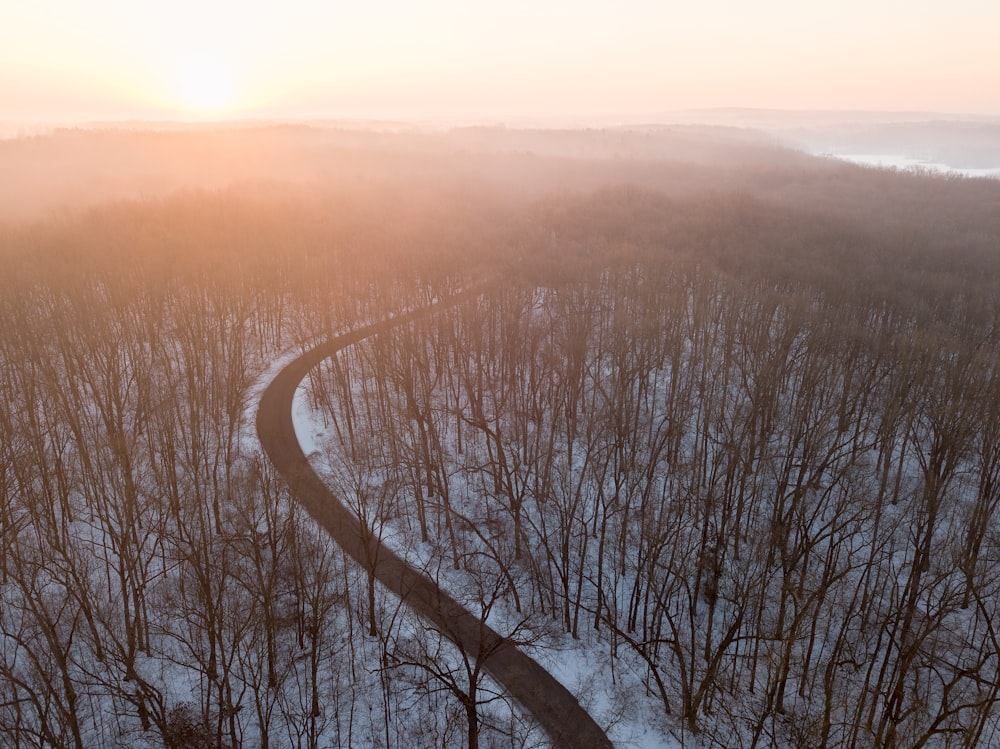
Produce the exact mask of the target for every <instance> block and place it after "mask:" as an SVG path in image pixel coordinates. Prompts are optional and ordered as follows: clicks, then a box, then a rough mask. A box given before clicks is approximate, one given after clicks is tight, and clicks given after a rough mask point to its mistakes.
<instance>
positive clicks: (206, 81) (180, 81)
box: [174, 51, 235, 114]
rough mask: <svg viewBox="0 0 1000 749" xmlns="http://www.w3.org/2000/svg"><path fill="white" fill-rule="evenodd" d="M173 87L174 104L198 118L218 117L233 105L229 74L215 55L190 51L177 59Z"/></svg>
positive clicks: (227, 69)
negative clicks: (196, 114) (206, 115)
mask: <svg viewBox="0 0 1000 749" xmlns="http://www.w3.org/2000/svg"><path fill="white" fill-rule="evenodd" d="M174 86H175V88H176V95H177V98H178V103H179V104H180V106H182V107H183V108H184V109H186V110H189V111H191V112H195V113H198V114H219V113H223V112H225V111H227V110H228V109H230V108H231V107H232V105H233V100H234V98H235V87H234V85H233V76H232V72H231V71H230V69H229V68H228V66H227V65H226V64H225V62H224V61H223V60H222V59H221V58H219V57H218V56H217V55H213V54H211V53H209V52H203V51H192V52H188V53H186V54H184V55H183V56H182V57H180V58H178V60H177V65H176V70H175V75H174Z"/></svg>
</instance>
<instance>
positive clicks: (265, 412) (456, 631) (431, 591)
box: [257, 292, 612, 749]
mask: <svg viewBox="0 0 1000 749" xmlns="http://www.w3.org/2000/svg"><path fill="white" fill-rule="evenodd" d="M467 293H472V292H466V293H462V294H457V295H455V296H453V297H450V298H449V299H447V300H445V301H443V302H439V303H437V304H435V305H432V306H429V307H423V308H421V309H419V310H416V311H413V312H409V313H407V314H404V315H399V316H397V317H393V318H388V319H386V320H383V321H381V322H377V323H374V324H372V325H368V326H365V327H362V328H359V329H357V330H354V331H352V332H350V333H346V334H345V335H342V336H339V337H337V338H334V339H333V340H330V341H327V342H326V343H323V344H321V345H319V346H317V347H316V348H313V349H311V350H310V351H307V352H306V353H305V354H303V355H302V356H300V357H298V358H297V359H295V360H294V361H293V362H291V363H290V364H289V365H288V366H286V367H285V368H284V369H282V370H281V372H279V373H278V375H277V376H276V377H275V378H274V380H273V381H272V382H271V384H270V385H268V387H267V389H266V390H265V391H264V393H263V395H262V396H261V399H260V406H259V408H258V410H257V434H258V435H259V437H260V442H261V445H262V446H263V448H264V452H265V453H266V454H267V456H268V458H270V460H271V462H272V463H273V464H274V466H275V468H277V470H278V472H279V473H281V475H282V476H284V478H285V480H286V481H287V482H288V485H289V487H290V489H291V492H292V496H293V497H295V499H296V501H298V502H299V503H300V504H301V505H302V506H303V507H305V508H306V510H308V512H309V514H310V515H312V516H313V518H314V519H315V520H316V521H317V522H318V523H319V524H320V525H321V526H322V527H323V528H324V529H325V530H326V532H327V533H328V534H329V535H330V537H331V538H333V540H334V541H335V542H336V543H338V544H339V545H340V546H341V547H342V548H343V549H344V551H345V552H347V554H348V555H350V556H351V557H352V558H353V559H354V560H355V561H356V562H358V563H359V564H361V565H362V566H363V567H365V568H367V566H368V561H367V560H370V559H375V560H377V561H376V562H375V564H374V567H375V570H374V574H375V578H376V579H377V580H378V581H379V582H381V583H382V585H384V586H385V587H386V588H388V589H389V590H391V591H392V592H393V593H395V594H396V595H397V596H399V598H400V599H401V600H403V601H404V602H405V603H406V604H407V605H408V606H410V607H411V608H412V609H413V610H414V611H416V612H417V613H418V614H419V615H420V616H422V617H424V618H425V619H426V620H428V621H429V622H431V623H432V624H433V625H434V626H435V627H437V628H438V630H440V631H441V632H442V633H443V634H445V635H446V636H448V637H449V638H450V639H451V640H452V641H453V642H454V643H455V644H456V645H457V646H458V647H460V648H462V650H464V651H465V652H466V653H469V654H470V655H475V654H476V653H488V654H489V655H488V656H487V657H486V658H485V661H484V663H483V666H484V668H485V669H486V671H488V672H489V673H490V675H491V676H493V678H494V679H496V680H497V681H498V682H499V683H500V684H502V685H503V687H504V688H505V689H506V690H507V692H508V694H510V696H511V697H513V698H514V699H515V700H517V702H519V703H520V704H521V705H522V707H524V708H525V709H526V710H527V711H528V712H529V713H531V715H532V716H534V718H535V720H536V721H537V722H538V724H539V725H540V726H542V728H544V729H545V731H546V732H547V733H548V735H549V737H550V739H551V741H552V744H553V745H554V746H557V747H565V748H566V749H589V748H590V747H594V748H595V749H598V748H601V747H611V746H612V744H611V741H610V740H609V739H608V737H607V735H606V734H605V733H604V731H603V730H602V729H601V727H600V726H599V725H598V724H597V723H596V722H595V721H594V719H593V718H592V717H591V716H590V715H589V714H588V713H587V712H586V711H585V710H584V709H583V708H582V707H580V703H579V702H577V700H576V698H575V697H574V696H573V695H572V694H570V692H569V690H567V689H566V688H565V687H564V686H563V685H562V684H560V683H559V682H558V681H556V680H555V678H553V677H552V675H551V674H549V672H548V671H546V670H545V669H544V668H542V667H541V666H540V665H539V664H538V663H537V662H536V661H535V660H534V659H533V658H531V657H530V656H528V655H527V654H525V653H524V652H523V651H521V650H519V649H518V648H517V647H515V646H514V645H513V644H511V643H510V642H507V641H505V640H504V639H503V638H502V637H501V636H500V635H499V634H497V633H496V632H495V631H494V630H493V629H492V628H490V627H488V626H487V625H486V624H485V623H483V622H482V621H480V620H479V619H478V618H477V617H476V616H474V615H473V614H472V613H470V612H469V611H468V609H466V608H465V607H464V606H462V605H461V604H460V603H458V602H457V601H456V600H455V599H454V598H452V597H451V596H450V595H448V594H447V593H445V592H444V591H443V590H441V588H440V587H439V586H438V585H437V584H436V583H435V582H434V581H433V580H431V579H430V578H429V577H427V576H426V575H424V574H422V573H421V572H418V571H417V570H416V569H414V568H413V567H410V566H409V565H408V564H407V563H406V562H405V561H403V559H401V558H400V557H399V556H397V555H396V554H395V553H393V552H392V551H391V550H390V549H388V548H386V547H385V546H383V545H381V544H380V542H379V541H378V539H369V540H368V541H367V543H368V544H372V545H373V546H372V547H371V548H367V547H366V541H365V535H364V534H363V533H362V528H361V524H360V522H359V521H358V519H357V517H356V516H355V515H354V514H353V513H352V512H351V511H350V510H349V509H347V507H346V506H345V505H343V504H342V503H341V502H340V501H339V500H338V499H337V498H336V497H335V496H334V495H333V493H332V492H331V491H330V490H329V489H328V488H327V486H326V485H325V484H324V483H323V481H322V479H320V477H319V476H318V475H317V474H316V472H315V471H314V470H313V469H312V466H310V465H309V461H308V460H307V459H306V456H305V454H303V452H302V448H301V447H300V446H299V442H298V439H297V438H296V436H295V427H294V424H293V422H292V400H293V398H294V395H295V390H296V388H297V387H298V385H299V383H300V382H301V381H302V379H303V378H304V377H305V376H306V374H307V373H308V372H309V370H310V369H312V368H313V367H315V366H316V365H317V364H319V363H320V362H321V361H322V360H323V359H325V358H327V357H329V356H332V355H333V354H335V353H336V352H337V351H340V350H341V349H343V348H346V347H347V346H350V345H352V344H354V343H357V342H358V341H361V340H363V339H365V338H367V337H369V336H372V335H376V334H378V333H381V332H384V331H386V330H389V329H390V328H392V327H395V326H397V325H403V324H406V323H410V322H412V321H414V320H417V319H420V318H422V317H426V316H428V315H430V314H432V313H434V312H437V311H438V310H440V309H442V308H443V307H446V306H451V305H453V304H455V303H457V302H458V301H460V300H461V299H462V298H465V297H466V294H467Z"/></svg>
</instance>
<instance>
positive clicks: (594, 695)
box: [272, 360, 682, 749]
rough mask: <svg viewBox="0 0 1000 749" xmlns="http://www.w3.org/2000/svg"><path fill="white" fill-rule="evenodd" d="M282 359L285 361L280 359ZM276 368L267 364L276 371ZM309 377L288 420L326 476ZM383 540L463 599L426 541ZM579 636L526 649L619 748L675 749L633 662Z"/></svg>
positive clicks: (493, 619) (505, 623) (401, 534)
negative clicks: (611, 654) (310, 400)
mask: <svg viewBox="0 0 1000 749" xmlns="http://www.w3.org/2000/svg"><path fill="white" fill-rule="evenodd" d="M283 361H287V360H283ZM279 368H280V367H278V366H277V365H276V366H275V367H274V368H272V372H277V370H278V369H279ZM307 383H308V380H304V381H303V383H302V384H301V385H300V386H299V388H298V390H297V391H296V394H295V400H294V403H293V407H292V419H293V422H294V424H295V434H296V437H297V438H298V441H299V444H300V445H301V447H302V450H303V452H304V453H305V454H306V455H307V456H309V459H310V463H311V464H312V466H313V468H314V469H316V471H317V472H318V473H319V474H320V475H321V476H324V475H325V476H329V475H330V473H331V470H332V467H331V465H330V461H331V460H333V459H335V454H334V449H335V445H336V439H335V435H334V432H333V429H332V428H331V427H328V426H326V425H324V423H323V419H322V416H321V415H320V414H319V413H317V412H316V411H315V410H313V409H312V408H311V407H310V404H309V396H308V390H307V388H308V384H307ZM382 540H383V542H384V543H386V544H387V545H388V546H390V547H391V548H392V550H393V551H394V552H395V553H397V554H399V555H400V556H402V557H403V558H405V559H406V560H407V561H408V562H409V563H410V564H411V565H413V566H414V567H416V568H418V569H424V570H429V571H432V574H433V576H434V578H435V579H436V580H437V581H438V583H439V584H441V585H442V587H444V588H445V589H446V590H447V591H448V592H449V593H450V594H451V595H453V596H454V597H456V598H458V599H460V600H461V599H462V598H463V596H462V590H463V589H464V588H466V587H467V585H468V576H467V573H465V572H464V571H462V570H455V569H453V568H452V567H451V566H450V565H447V564H442V563H441V561H440V557H436V555H435V548H434V546H433V544H430V543H420V541H419V539H416V538H413V537H412V534H410V533H408V531H407V529H406V528H405V527H403V524H402V523H400V522H398V521H397V522H394V523H391V524H390V525H389V526H388V527H386V528H385V529H384V531H383V537H382ZM516 617H517V615H516V612H514V611H513V610H508V608H507V607H505V606H497V607H495V608H494V609H493V610H492V611H491V613H490V617H489V618H488V620H487V623H489V624H490V625H491V626H493V628H494V629H496V630H498V631H500V632H504V631H510V629H511V628H512V627H513V626H514V622H515V621H516ZM583 629H584V632H583V633H582V635H581V637H580V638H579V639H576V640H574V639H573V638H571V637H569V636H568V635H562V636H559V635H556V636H552V635H551V634H548V635H547V637H546V638H545V644H544V645H543V646H541V647H538V648H534V649H532V650H531V651H530V654H531V655H532V657H534V658H535V659H536V660H537V661H538V662H539V663H541V664H542V665H543V666H544V667H545V668H546V669H547V670H548V671H549V672H550V673H551V674H552V675H553V676H554V677H555V678H556V679H558V680H559V681H560V682H561V683H562V684H563V685H564V686H565V687H566V688H567V689H569V690H570V691H571V692H572V693H573V694H574V695H575V696H576V698H577V699H578V700H579V702H580V704H581V705H583V706H584V708H585V709H587V711H588V712H590V714H591V715H592V716H593V717H594V719H595V720H597V722H598V723H599V724H600V725H601V726H602V727H603V728H605V730H606V731H607V733H608V737H609V738H610V739H611V740H612V742H613V743H614V745H615V746H616V747H621V748H622V749H679V748H680V747H681V746H682V744H681V743H680V742H679V741H677V740H675V739H674V738H672V737H671V736H669V735H667V733H666V730H667V728H666V726H665V724H664V721H663V711H662V707H660V706H659V705H658V703H657V701H656V699H655V697H653V696H652V695H648V694H646V691H645V688H644V687H643V686H642V680H641V678H640V677H639V676H638V675H637V674H636V673H635V672H634V671H632V669H633V668H635V667H637V664H632V663H629V658H627V657H622V654H619V655H618V656H617V658H616V659H615V663H614V665H612V659H611V657H610V655H609V652H608V645H607V643H604V642H601V641H600V640H599V639H598V637H597V636H595V634H594V633H593V632H592V630H590V629H589V628H583Z"/></svg>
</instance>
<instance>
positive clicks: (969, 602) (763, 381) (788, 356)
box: [312, 190, 1000, 747]
mask: <svg viewBox="0 0 1000 749" xmlns="http://www.w3.org/2000/svg"><path fill="white" fill-rule="evenodd" d="M544 215H545V216H546V218H545V221H546V222H547V223H545V224H543V227H544V229H545V230H547V231H548V236H547V237H546V241H545V242H543V244H544V250H543V251H541V252H539V253H536V254H535V255H534V256H533V257H530V258H529V257H527V256H525V257H523V258H521V259H520V265H521V268H522V269H521V272H520V281H519V282H515V283H509V284H501V285H498V286H496V287H495V288H494V289H493V290H492V291H491V292H487V293H485V294H483V295H482V296H480V297H479V298H477V299H475V300H472V301H469V302H468V303H466V304H463V305H461V306H458V307H455V308H454V309H452V310H447V311H442V312H441V313H440V315H438V316H436V317H434V318H431V319H429V320H427V321H426V322H423V323H420V324H418V325H415V326H412V327H410V328H407V329H398V330H396V331H395V332H393V333H391V334H385V335H381V336H379V337H377V338H374V339H372V340H370V341H366V342H364V343H361V344H358V345H357V346H354V347H352V348H351V349H348V350H346V351H344V352H342V353H341V354H340V355H338V357H337V358H336V359H333V360H330V361H329V362H328V363H326V364H325V365H323V366H322V367H321V368H320V370H319V372H320V373H321V374H320V376H318V377H317V378H316V379H315V380H314V381H313V387H312V394H313V398H314V403H315V405H316V407H317V408H319V409H320V410H321V412H322V413H323V415H324V418H325V419H327V420H328V422H329V423H330V424H331V428H332V431H333V433H334V434H335V435H336V439H335V440H334V442H333V444H331V445H330V446H329V452H330V454H329V456H328V461H329V462H330V463H332V464H334V465H344V464H345V461H346V463H347V464H349V465H353V466H355V471H356V472H357V473H358V474H361V475H364V476H366V477H367V478H366V479H365V482H362V483H361V484H360V486H362V487H365V486H370V485H374V484H377V485H378V486H390V485H391V486H393V487H397V489H395V490H394V492H393V498H394V503H393V504H392V506H391V507H389V506H386V505H382V506H380V508H381V509H380V511H378V512H374V513H372V514H371V515H370V516H369V517H374V518H377V522H375V521H372V528H373V531H377V532H380V533H382V534H383V535H385V536H386V537H390V538H392V539H393V543H394V544H396V545H399V546H402V547H406V546H410V547H412V548H413V549H414V551H413V552H412V553H413V554H414V555H415V557H419V556H420V555H421V554H423V553H426V552H420V551H418V550H419V549H426V548H427V544H430V546H431V547H432V548H433V549H434V554H435V555H436V557H437V559H439V560H441V561H443V562H444V563H446V564H447V565H449V566H452V567H454V568H456V569H460V568H461V569H467V570H468V571H469V577H470V579H472V580H479V579H482V576H483V570H484V569H486V570H489V571H490V574H494V575H496V574H501V575H502V577H503V586H502V590H503V598H504V601H505V602H506V603H507V604H508V605H509V606H510V607H511V609H515V610H516V611H518V612H525V613H541V614H542V615H543V616H545V617H547V618H548V619H550V620H551V621H552V622H554V623H557V624H558V626H560V627H561V629H562V630H563V631H564V632H565V633H567V634H568V635H570V636H572V637H578V636H583V635H585V634H586V635H588V636H589V635H590V634H591V633H593V632H598V633H599V636H600V637H601V638H602V641H603V642H604V643H605V644H606V647H607V657H608V660H609V664H610V667H611V668H612V669H613V668H615V667H616V666H615V664H616V663H619V664H620V663H622V662H624V663H632V664H637V666H638V668H640V669H641V671H642V672H643V673H644V675H645V676H644V683H645V685H646V688H647V690H648V691H649V692H650V693H651V694H653V695H655V696H656V697H657V698H658V699H659V701H660V704H661V706H662V713H663V716H664V725H665V726H668V727H669V730H671V731H672V732H673V733H674V734H675V735H678V736H680V735H689V736H694V735H696V736H697V737H699V740H700V741H702V742H703V744H704V745H706V746H726V747H733V746H745V747H752V746H756V747H761V746H799V747H813V746H824V747H825V746H843V747H847V746H877V747H920V746H955V747H976V746H987V745H991V744H993V743H995V742H996V741H997V740H998V734H997V729H998V727H1000V726H998V718H1000V710H998V706H997V703H998V700H1000V640H998V637H997V632H996V625H995V621H996V619H997V616H998V614H1000V588H998V579H1000V566H998V565H1000V546H998V539H1000V536H998V535H997V519H996V511H997V505H998V503H1000V354H998V352H1000V297H998V296H997V295H996V291H995V290H996V288H997V284H998V282H1000V255H997V254H996V252H995V251H996V250H997V249H998V245H997V236H998V235H997V234H988V233H982V227H981V226H979V227H971V230H970V231H971V232H975V231H979V232H981V233H980V234H979V235H978V236H979V239H978V240H972V241H967V242H965V243H964V244H962V246H961V248H960V249H959V250H957V251H956V246H955V244H954V243H953V244H949V245H948V248H949V251H948V252H947V253H945V252H943V251H942V248H941V245H940V244H939V242H940V241H941V240H942V238H943V237H944V236H945V234H944V233H942V232H939V233H933V232H929V233H928V234H927V236H925V237H923V238H921V237H916V236H912V235H906V236H905V237H902V238H901V237H900V236H899V234H898V230H897V229H896V228H895V227H893V228H892V229H889V230H887V229H884V228H883V229H879V230H873V229H872V227H871V226H870V225H868V224H866V223H865V222H861V221H859V222H858V224H857V225H854V226H852V225H844V224H836V223H832V222H830V221H828V220H826V219H823V218H822V217H820V216H817V215H814V216H812V217H810V218H809V220H803V217H802V216H801V215H796V214H794V213H790V212H788V211H786V210H781V209H777V208H775V207H773V206H768V205H764V204H761V203H759V202H757V201H755V200H753V199H749V198H737V199H733V198H729V197H721V198H718V199H715V200H713V201H708V202H703V203H698V202H694V201H690V202H687V203H682V204H679V203H677V202H674V201H667V200H664V199H662V198H657V197H656V196H652V195H649V194H646V193H642V192H638V191H633V190H618V191H610V192H606V193H604V194H603V195H601V196H599V197H598V198H596V199H594V200H592V201H584V202H583V204H582V205H581V204H580V203H576V204H574V203H572V202H571V201H563V202H560V203H553V204H550V205H549V206H548V207H547V209H546V211H545V212H544ZM901 239H903V240H904V241H900V240H901ZM989 250H992V251H993V253H992V254H990V253H989ZM525 268H527V269H526V270H525ZM333 480H334V481H335V482H337V481H338V479H337V476H336V475H335V476H334V477H333ZM358 486H359V484H358V483H357V482H355V483H354V487H353V491H352V485H351V482H350V481H343V480H341V481H339V489H340V491H341V492H342V494H343V495H344V496H346V497H349V498H354V501H359V498H360V499H364V498H365V497H366V496H367V497H371V496H373V494H374V493H373V492H371V491H367V492H364V491H363V492H359V491H357V487H358ZM398 487H405V490H399V489H398ZM439 563H440V562H439ZM491 579H492V578H491ZM480 587H481V586H480ZM618 667H619V668H620V667H621V666H620V665H619V666H618Z"/></svg>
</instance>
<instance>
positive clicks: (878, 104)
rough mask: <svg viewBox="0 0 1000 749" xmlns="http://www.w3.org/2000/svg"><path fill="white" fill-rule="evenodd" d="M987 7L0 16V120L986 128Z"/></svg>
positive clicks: (971, 0) (112, 5)
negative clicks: (977, 122) (979, 120)
mask: <svg viewBox="0 0 1000 749" xmlns="http://www.w3.org/2000/svg"><path fill="white" fill-rule="evenodd" d="M998 31H1000V3H998V2H996V0H949V1H948V2H941V0H840V1H839V2H824V3H816V2H803V0H755V2H749V0H745V1H743V2H735V1H733V0H700V2H697V3H694V2H677V1H675V0H660V2H646V1H644V0H643V1H640V0H617V2H598V1H595V0H576V1H575V2H566V1H564V0H550V1H549V2H545V0H505V2H502V3H501V2H490V3H480V2H475V1H474V0H465V1H464V2H463V1H460V0H421V1H420V2H413V1H412V0H411V1H408V2H400V1H398V0H364V1H359V0H353V1H352V2H341V1H340V0H284V1H283V2H277V1H275V0H272V1H271V2H266V3H254V2H250V3H247V2H245V1H244V2H233V1H231V0H170V2H166V1H164V0H157V1H156V2H152V1H151V0H86V1H83V0H0V119H4V120H8V121H17V120H20V121H49V120H59V121H76V120H81V121H89V120H109V119H126V118H143V119H181V120H187V119H238V118H254V117H264V118H303V117H325V118H340V117H352V118H354V117H361V118H382V119H385V118H392V119H414V120H421V119H434V118H472V119H475V118H486V119H493V120H498V121H503V120H505V119H515V118H541V119H544V118H573V117H635V116H640V117H641V116H647V115H657V114H660V113H665V112H671V111H675V110H681V109H695V108H709V107H712V108H714V107H754V108H776V109H827V110H829V109H833V110H840V109H846V110H859V109H860V110H882V111H914V110H918V111H935V112H949V113H970V114H973V113H975V114H987V115H1000V43H997V38H996V34H997V32H998Z"/></svg>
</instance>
